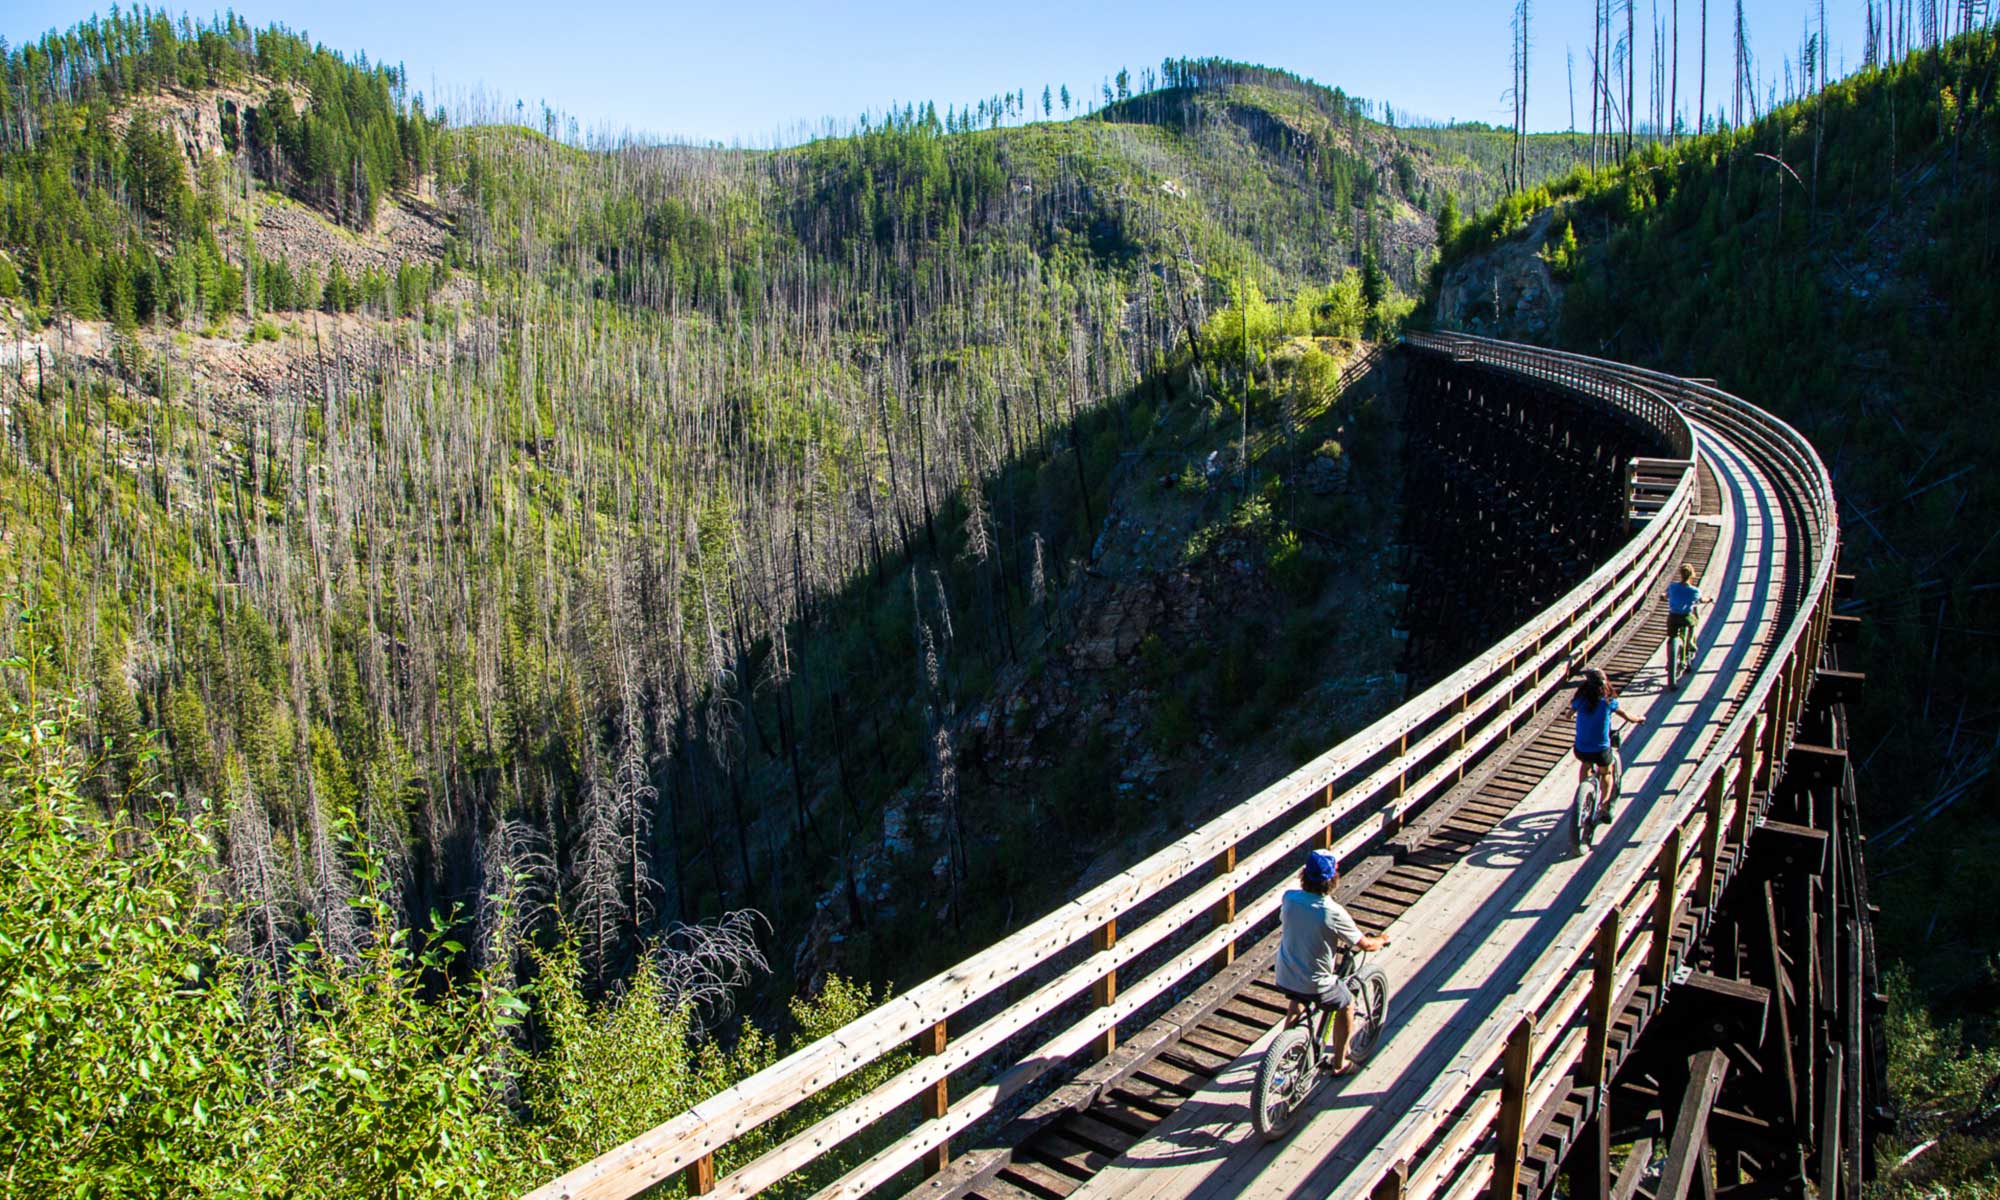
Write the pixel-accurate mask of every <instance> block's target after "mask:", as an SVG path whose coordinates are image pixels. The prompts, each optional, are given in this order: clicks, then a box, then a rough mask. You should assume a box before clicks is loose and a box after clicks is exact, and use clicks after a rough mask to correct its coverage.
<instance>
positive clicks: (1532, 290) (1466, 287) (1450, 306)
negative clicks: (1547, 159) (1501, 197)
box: [1436, 212, 1563, 340]
mask: <svg viewBox="0 0 2000 1200" xmlns="http://www.w3.org/2000/svg"><path fill="white" fill-rule="evenodd" d="M1552 219H1553V213H1552V212H1544V213H1541V214H1540V215H1538V216H1537V217H1536V218H1535V219H1534V220H1533V221H1530V222H1529V223H1528V224H1527V226H1526V227H1524V228H1523V229H1520V230H1517V231H1515V232H1514V233H1512V234H1510V235H1509V236H1507V237H1505V238H1503V239H1501V241H1500V242H1499V243H1498V244H1497V245H1495V246H1493V247H1491V248H1489V249H1487V250H1484V251H1481V252H1480V253H1478V254H1475V255H1473V256H1472V257H1470V258H1468V259H1465V260H1464V261H1463V262H1460V263H1458V264H1456V265H1455V266H1453V267H1452V268H1451V269H1450V270H1448V271H1446V272H1445V276H1444V279H1443V281H1442V282H1441V283H1439V285H1438V298H1437V314H1436V315H1437V321H1438V323H1439V324H1440V325H1443V326H1445V327H1447V328H1451V329H1464V330H1468V331H1470V332H1472V333H1480V334H1488V335H1491V336H1496V337H1514V338H1527V339H1529V340H1542V339H1544V338H1546V337H1547V336H1548V335H1549V334H1551V333H1553V332H1554V331H1555V327H1556V321H1557V319H1558V318H1559V317H1560V316H1561V315H1562V299H1563V288H1562V284H1561V283H1560V282H1559V281H1558V280H1557V279H1556V278H1555V276H1554V275H1553V274H1551V273H1550V271H1549V264H1548V263H1547V262H1546V261H1544V260H1543V258H1542V257H1541V248H1542V245H1543V244H1544V243H1545V242H1546V241H1547V240H1548V235H1549V223H1550V221H1551V220H1552Z"/></svg>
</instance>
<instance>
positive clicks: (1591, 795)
mask: <svg viewBox="0 0 2000 1200" xmlns="http://www.w3.org/2000/svg"><path fill="white" fill-rule="evenodd" d="M1596 815H1597V781H1596V780H1595V779H1585V780H1584V781H1583V782H1582V783H1579V784H1577V785H1576V798H1575V799H1574V800H1572V801H1570V806H1569V849H1570V853H1571V854H1582V853H1583V851H1584V848H1585V847H1586V846H1588V845H1590V824H1591V821H1592V819H1593V818H1594V817H1595V816H1596Z"/></svg>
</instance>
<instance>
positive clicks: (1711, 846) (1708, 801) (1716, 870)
mask: <svg viewBox="0 0 2000 1200" xmlns="http://www.w3.org/2000/svg"><path fill="white" fill-rule="evenodd" d="M1727 797H1728V790H1727V789H1726V788H1725V787H1724V786H1723V779H1722V772H1721V771H1717V772H1715V773H1714V774H1712V775H1710V776H1709V777H1708V788H1707V789H1706V795H1704V796H1703V800H1702V802H1703V804H1704V805H1705V806H1706V808H1707V810H1708V824H1707V826H1706V828H1704V829H1703V830H1702V833H1701V882H1700V883H1699V884H1698V885H1696V890H1695V896H1696V903H1697V904H1698V905H1700V907H1701V908H1702V909H1704V910H1706V909H1709V908H1712V907H1714V905H1715V885H1716V880H1717V879H1718V878H1719V877H1720V876H1721V873H1722V835H1723V829H1722V816H1723V811H1722V810H1723V805H1724V802H1725V800H1726V799H1727Z"/></svg>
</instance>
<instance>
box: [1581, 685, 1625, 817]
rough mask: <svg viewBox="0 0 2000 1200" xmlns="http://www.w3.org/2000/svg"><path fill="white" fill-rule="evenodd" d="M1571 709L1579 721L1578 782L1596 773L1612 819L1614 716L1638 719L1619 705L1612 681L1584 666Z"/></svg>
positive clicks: (1614, 761) (1615, 785) (1605, 807)
mask: <svg viewBox="0 0 2000 1200" xmlns="http://www.w3.org/2000/svg"><path fill="white" fill-rule="evenodd" d="M1569 711H1570V713H1571V715H1572V716H1573V717H1574V718H1575V720H1576V743H1575V745H1576V758H1577V772H1576V781H1577V782H1578V783H1582V782H1583V781H1585V780H1586V779H1589V778H1590V773H1591V771H1592V770H1595V771H1596V772H1597V794H1598V795H1599V796H1601V797H1603V799H1604V819H1605V821H1607V822H1608V821H1610V820H1611V802H1612V800H1613V799H1614V798H1615V797H1616V796H1617V794H1618V792H1617V787H1618V776H1617V771H1616V764H1617V761H1618V760H1617V757H1616V756H1615V755H1613V754H1612V752H1611V718H1613V717H1617V718H1618V719H1619V720H1621V721H1623V722H1625V723H1626V724H1627V725H1637V724H1638V723H1639V718H1637V717H1635V716H1633V715H1632V714H1631V713H1628V712H1625V711H1623V710H1622V709H1620V708H1619V707H1618V696H1617V693H1616V692H1615V691H1614V690H1613V688H1612V686H1611V681H1610V680H1609V679H1607V678H1606V677H1605V674H1604V672H1603V671H1602V670H1601V669H1599V668H1597V667H1585V668H1584V669H1583V682H1581V683H1579V684H1577V685H1576V695H1575V696H1574V697H1572V698H1571V699H1570V702H1569Z"/></svg>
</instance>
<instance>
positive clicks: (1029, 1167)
mask: <svg viewBox="0 0 2000 1200" xmlns="http://www.w3.org/2000/svg"><path fill="white" fill-rule="evenodd" d="M1000 1178H1001V1179H1004V1180H1006V1181H1007V1182H1009V1183H1011V1184H1013V1185H1015V1186H1016V1187H1019V1188H1020V1189H1022V1190H1023V1191H1026V1192H1030V1193H1032V1194H1034V1195H1036V1196H1040V1197H1042V1200H1063V1197H1065V1196H1068V1195H1069V1194H1070V1193H1071V1192H1073V1191H1075V1190H1076V1189H1077V1186H1078V1184H1079V1183H1080V1182H1081V1181H1080V1180H1076V1179H1072V1178H1070V1177H1069V1176H1068V1175H1065V1174H1063V1173H1062V1172H1060V1171H1056V1170H1052V1169H1050V1168H1048V1167H1045V1166H1043V1165H1042V1164H1041V1163H1038V1162H1030V1161H1028V1160H1026V1159H1020V1160H1016V1161H1015V1162H1012V1163H1009V1164H1008V1165H1007V1167H1006V1168H1005V1169H1004V1170H1002V1171H1001V1172H1000Z"/></svg>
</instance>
